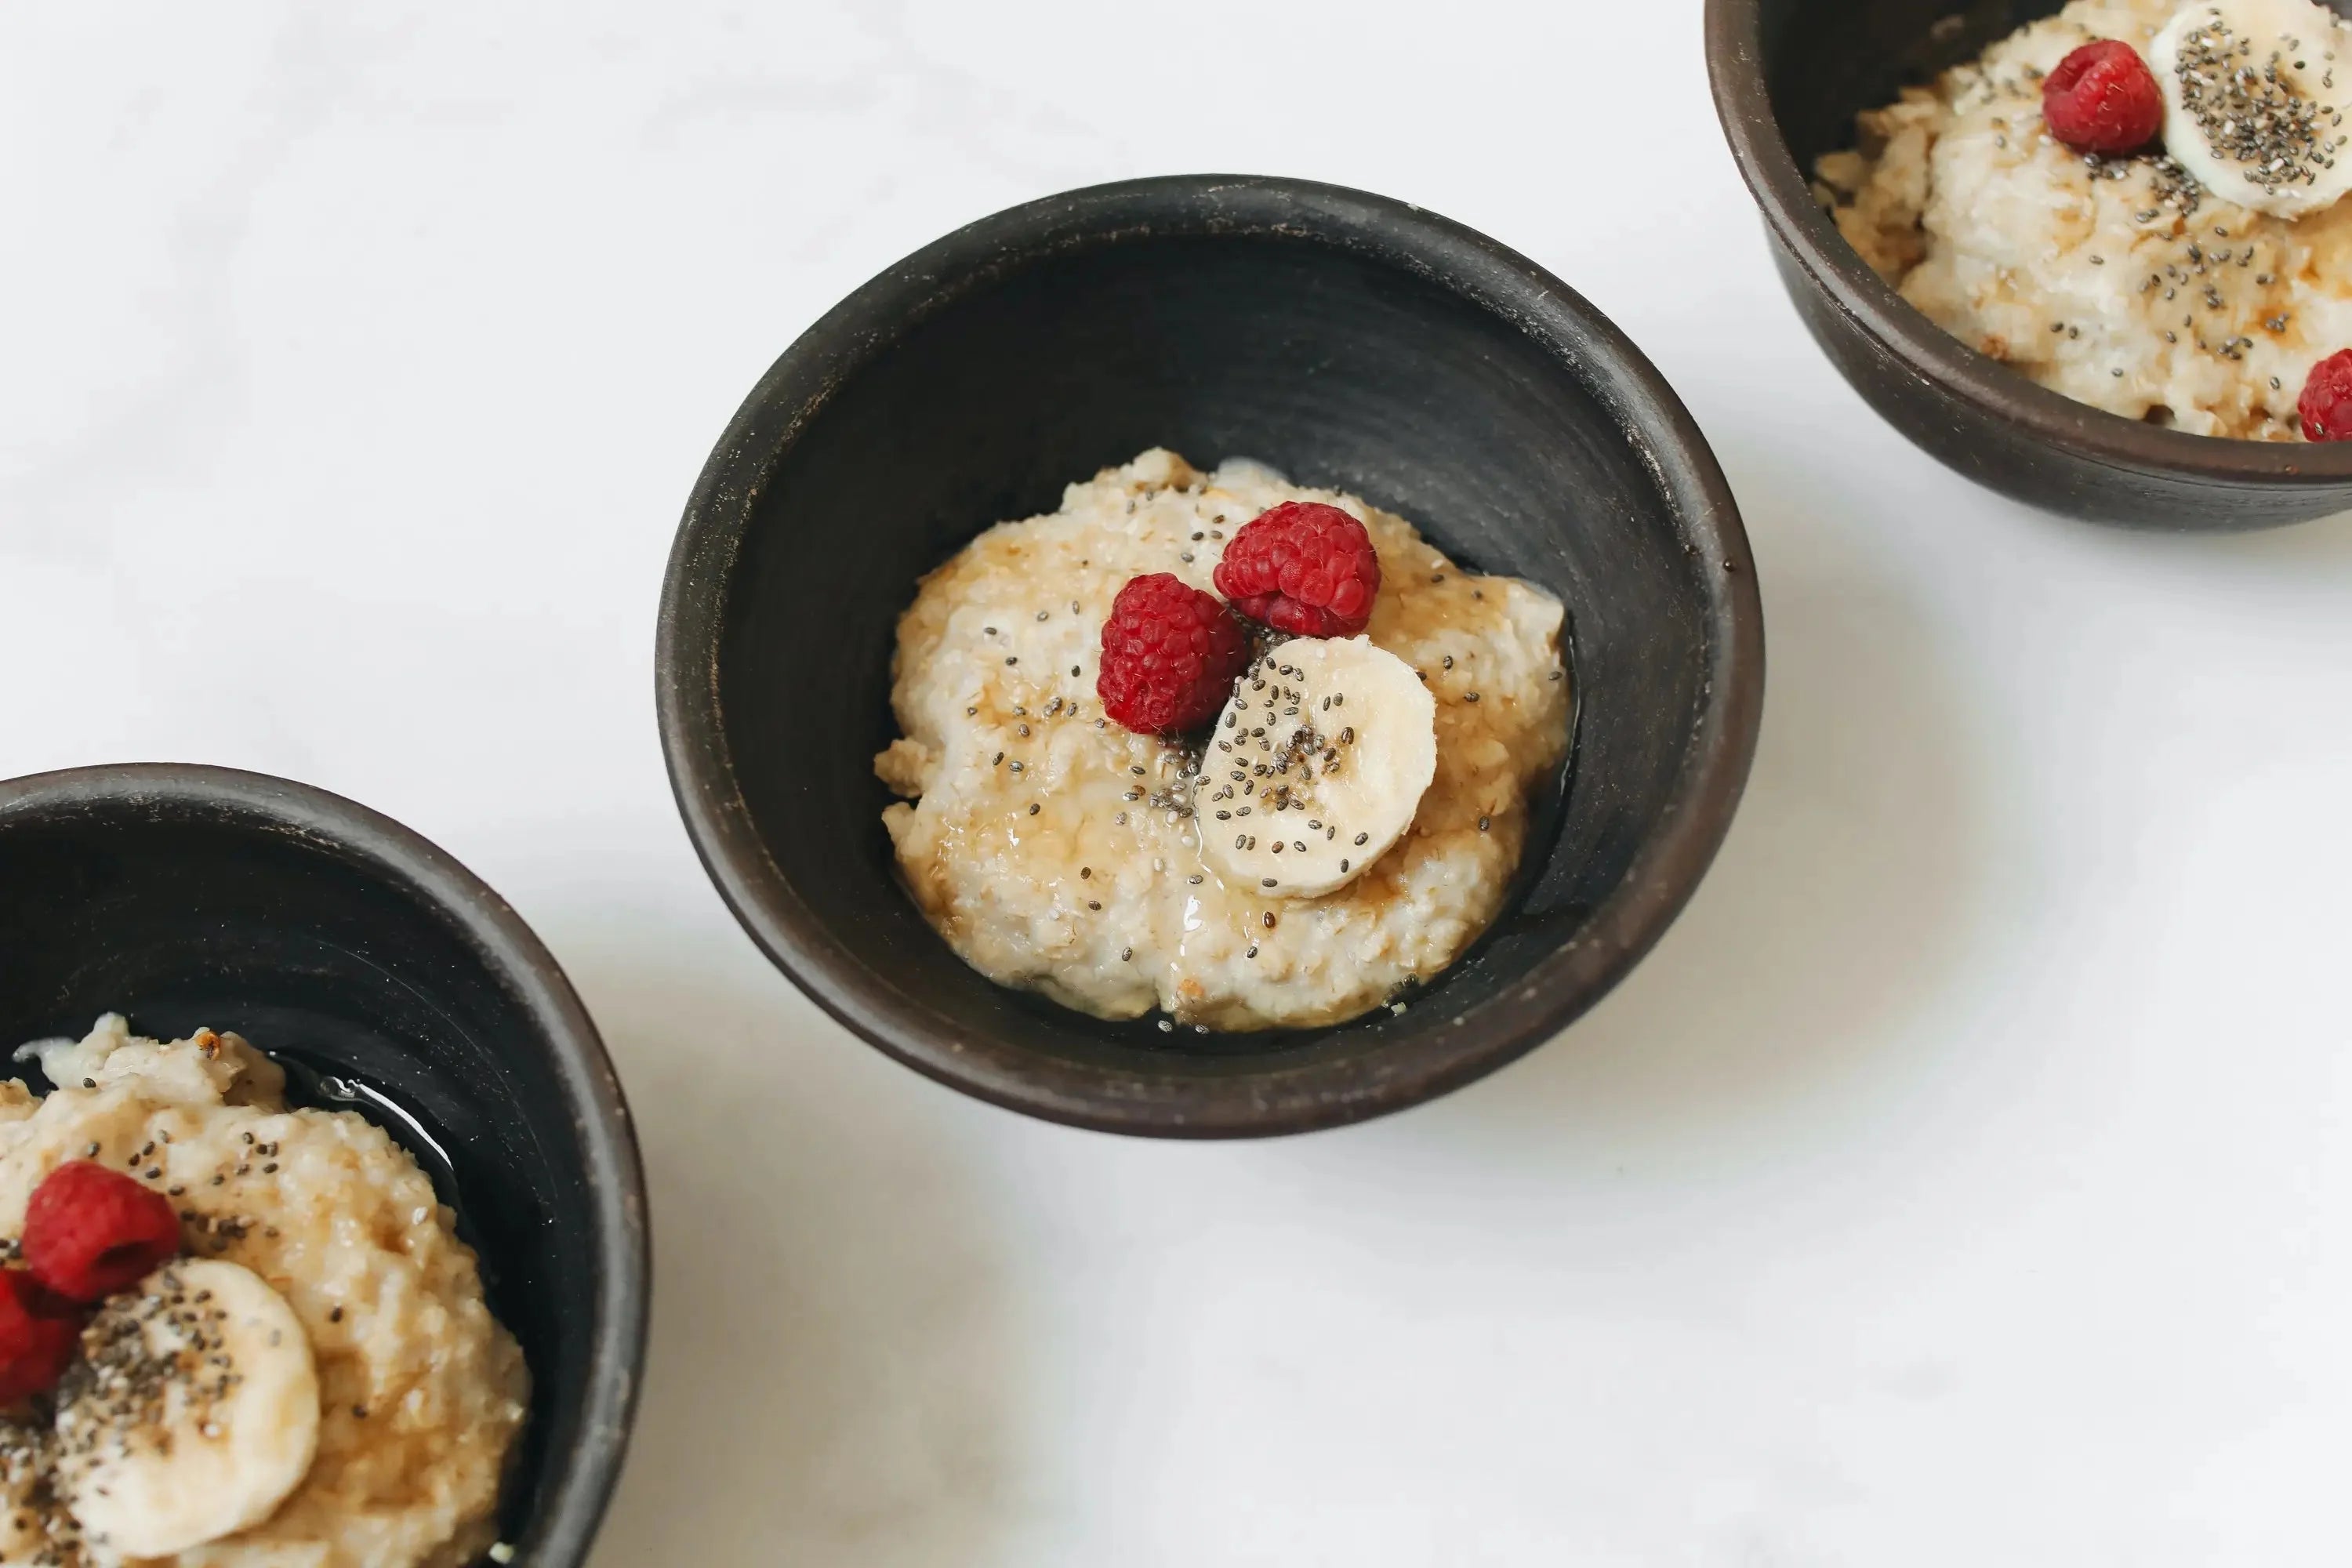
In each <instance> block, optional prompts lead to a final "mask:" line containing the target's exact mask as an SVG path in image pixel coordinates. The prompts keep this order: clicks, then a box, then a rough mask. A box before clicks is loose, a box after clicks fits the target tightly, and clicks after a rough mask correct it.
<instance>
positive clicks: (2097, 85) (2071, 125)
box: [2042, 38, 2164, 154]
mask: <svg viewBox="0 0 2352 1568" xmlns="http://www.w3.org/2000/svg"><path fill="white" fill-rule="evenodd" d="M2042 119H2044V120H2046V121H2049V123H2050V134H2052V135H2053V136H2055V137H2056V138H2058V140H2059V141H2061V142H2064V143H2065V144H2066V145H2067V146H2069V147H2072V148H2073V149H2074V151H2075V152H2077V153H2106V154H2113V153H2134V152H2137V151H2138V150H2139V149H2140V148H2142V147H2145V146H2147V144H2148V143H2149V142H2153V141H2155V140H2156V134H2157V132H2159V131H2161V130H2163V129H2164V92H2163V89H2160V88H2159V87H2158V86H2157V83H2156V73H2155V72H2154V71H2152V70H2150V69H2148V68H2147V61H2146V60H2144V59H2142V58H2140V56H2139V51H2138V50H2137V49H2135V48H2133V47H2131V46H2130V45H2129V44H2126V43H2125V42H2123V41H2122V40H2121V39H2117V38H2099V39H2096V40H2095V41H2093V42H2091V43H2087V44H2084V46H2083V47H2081V48H2079V49H2076V50H2074V52H2073V53H2072V54H2070V55H2068V56H2067V57H2066V58H2064V59H2063V60H2060V61H2059V62H2058V66H2057V68H2056V69H2054V70H2053V71H2052V72H2051V73H2050V74H2049V76H2047V77H2045V78H2044V79H2042Z"/></svg>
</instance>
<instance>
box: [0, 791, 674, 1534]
mask: <svg viewBox="0 0 2352 1568" xmlns="http://www.w3.org/2000/svg"><path fill="white" fill-rule="evenodd" d="M122 806H129V807H133V808H137V809H141V810H144V811H148V812H151V813H153V814H155V815H156V816H158V817H161V816H164V815H167V814H169V815H179V816H196V815H204V816H213V817H215V819H219V820H226V821H228V822H230V823H232V824H243V825H250V826H264V825H266V826H270V827H276V828H283V829H288V830H291V831H292V832H294V833H297V834H299V835H301V836H302V837H305V838H309V839H311V840H313V841H316V842H320V843H324V844H327V845H330V846H332V847H334V848H336V849H338V850H341V852H343V853H344V854H346V855H348V856H351V857H353V858H356V859H358V860H359V861H361V862H362V863H363V864H365V865H366V866H368V867H369V868H372V869H373V870H374V871H375V872H377V873H378V874H379V875H381V876H383V877H384V878H386V879H389V880H391V881H393V882H394V883H397V884H398V885H400V886H401V887H402V888H404V889H405V890H406V891H407V892H409V893H410V894H412V895H413V896H415V897H416V898H418V899H420V900H423V901H424V902H425V903H426V904H428V905H430V906H431V907H433V908H434V909H436V910H438V911H439V912H440V913H441V914H442V915H443V916H444V917H446V919H448V920H449V921H452V922H453V923H454V924H455V925H456V927H457V930H458V931H459V933H460V934H461V935H462V937H463V938H464V939H465V940H466V942H467V943H468V944H469V945H470V946H471V947H472V948H473V949H474V951H475V952H476V953H477V954H478V956H479V957H480V958H481V960H482V961H483V963H485V964H486V965H487V966H488V967H489V968H490V969H491V970H492V971H493V972H495V973H497V974H498V975H499V978H500V979H501V980H502V981H504V982H505V984H507V985H508V986H509V987H510V988H511V989H512V990H513V991H514V993H515V994H517V996H518V997H519V998H520V1000H521V1002H522V1003H523V1005H524V1007H525V1009H526V1010H527V1011H528V1012H529V1013H530V1016H531V1017H532V1018H533V1020H534V1021H535V1022H536V1023H537V1025H538V1026H539V1030H540V1033H541V1036H542V1037H544V1038H545V1039H546V1040H547V1041H548V1042H549V1045H550V1047H551V1051H552V1054H553V1058H554V1067H555V1071H556V1077H557V1081H558V1082H560V1083H561V1084H562V1087H563V1091H564V1095H565V1098H566V1100H568V1101H569V1109H570V1110H571V1112H572V1123H573V1125H574V1126H575V1127H576V1128H577V1130H578V1131H579V1135H580V1138H581V1141H582V1143H583V1147H584V1150H585V1152H586V1156H587V1162H588V1168H589V1172H590V1173H591V1176H592V1178H593V1179H592V1181H591V1182H590V1184H589V1187H590V1191H589V1193H588V1194H587V1197H588V1201H589V1203H590V1205H591V1206H592V1211H593V1216H594V1225H595V1229H596V1235H597V1240H598V1242H599V1244H600V1245H601V1246H602V1247H603V1248H604V1255H605V1257H606V1258H608V1259H609V1260H610V1267H609V1268H607V1269H606V1271H605V1274H604V1279H602V1280H601V1281H600V1284H599V1289H598V1290H597V1294H596V1310H595V1317H594V1321H593V1323H592V1324H591V1325H590V1330H589V1347H590V1349H589V1355H590V1370H589V1384H588V1387H587V1389H586V1390H585V1391H584V1394H583V1399H582V1404H581V1414H580V1437H579V1440H578V1441H577V1442H576V1443H575V1444H574V1445H573V1446H572V1449H571V1451H570V1452H568V1453H566V1454H562V1455H556V1454H554V1453H552V1451H551V1453H550V1459H551V1464H552V1467H553V1469H552V1473H551V1476H550V1482H551V1484H550V1485H549V1487H548V1488H547V1490H546V1491H545V1493H544V1494H543V1500H541V1503H540V1505H539V1506H538V1507H537V1508H536V1509H534V1510H532V1512H531V1516H530V1520H529V1521H528V1522H527V1525H526V1528H525V1530H524V1531H523V1535H522V1539H521V1540H520V1541H519V1542H516V1545H517V1547H518V1549H519V1550H520V1552H523V1553H525V1554H527V1555H528V1556H529V1558H530V1561H531V1562H533V1563H547V1564H549V1565H551V1568H576V1565H577V1564H579V1563H582V1562H583V1561H584V1560H585V1559H586V1557H587V1554H588V1550H589V1547H590V1545H591V1543H592V1542H593V1541H594V1539H595V1536H596V1531H597V1527H598V1525H599V1524H600V1523H601V1522H602V1521H603V1518H604V1509H605V1505H606V1503H607V1502H608V1500H610V1498H611V1496H612V1491H613V1486H614V1480H615V1479H616V1478H617V1476H618V1474H619V1471H620V1468H621V1461H622V1458H623V1457H624V1455H625V1453H626V1451H627V1448H628V1443H629V1433H630V1427H631V1425H632V1423H633V1421H634V1419H635V1412H636V1405H637V1394H638V1391H639V1389H640V1387H641V1386H642V1384H643V1383H644V1379H643V1377H642V1376H641V1372H642V1369H643V1367H644V1364H645V1354H646V1320H647V1316H648V1310H649V1307H650V1303H651V1300H652V1284H651V1280H652V1242H651V1238H650V1236H649V1234H648V1227H647V1225H646V1189H645V1171H644V1167H643V1165H642V1163H641V1162H640V1160H639V1157H638V1152H637V1142H636V1135H635V1131H634V1130H633V1123H632V1121H631V1119H630V1116H629V1108H628V1102H627V1100H626V1098H625V1095H624V1094H623V1092H622V1089H621V1082H620V1079H619V1077H618V1075H617V1074H615V1073H614V1069H613V1063H612V1059H611V1058H610V1057H609V1056H607V1055H606V1053H605V1050H604V1041H603V1039H602V1037H600V1036H599V1035H598V1034H597V1031H596V1026H595V1023H594V1022H593V1020H592V1019H591V1018H590V1017H589V1016H588V1010H587V1008H586V1007H585V1006H584V1005H583V1004H582V1003H581V1001H580V998H579V995H578V994H577V993H575V992H574V991H573V990H572V983H571V981H570V980H569V979H568V978H566V976H565V975H564V973H563V971H562V967H561V966H560V965H558V964H557V963H556V962H555V959H554V956H553V955H552V954H551V953H550V952H548V951H547V948H546V946H545V945H544V944H543V943H542V942H541V941H540V940H539V937H538V936H537V935H536V934H535V933H534V932H533V931H531V929H530V927H529V926H528V925H526V924H525V923H524V922H523V920H522V917H521V916H520V915H519V914H517V913H516V912H515V911H514V909H513V907H512V906H510V905H509V904H508V903H507V901H506V900H504V899H502V898H500V897H499V895H498V894H497V893H496V892H494V891H493V890H492V889H490V888H489V886H488V884H486V883H485V882H483V881H482V879H480V878H478V877H477V876H475V875H474V874H473V873H472V872H471V871H469V870H467V868H465V867H464V866H462V865H460V864H459V863H458V862H457V860H456V859H455V858H452V857H451V856H450V855H449V854H448V853H447V852H446V851H445V850H443V849H442V848H440V847H438V846H437V845H435V844H434V843H432V842H431V841H430V840H428V839H426V838H425V837H423V836H422V835H420V834H418V833H416V832H415V831H414V830H412V829H410V828H408V827H404V826H402V825H401V824H399V823H397V822H395V821H394V820H393V819H392V818H390V817H388V816H383V814H382V813H380V812H376V811H373V810H371V809H370V808H368V807H366V806H363V805H360V804H358V803H357V802H355V801H352V800H348V799H345V798H344V797H343V796H341V795H334V794H331V793H330V792H328V791H326V790H323V789H320V788H318V787H316V786H314V785H310V784H298V783H295V782H294V781H292V780H290V779H282V778H277V777H273V776H271V775H269V774H267V773H248V772H246V771H243V770H241V769H236V768H224V767H214V766H209V765H205V764H201V763H106V764H100V765H98V766H92V767H79V768H67V769H61V770H58V771H55V772H50V773H29V774H26V775H25V776H23V777H21V778H13V779H5V780H0V831H5V829H6V828H7V827H8V826H10V825H11V824H12V823H13V822H16V821H20V820H24V819H35V820H45V821H47V820H56V819H58V818H60V817H65V816H75V815H87V814H91V813H94V812H96V811H98V810H100V809H103V808H107V807H122Z"/></svg>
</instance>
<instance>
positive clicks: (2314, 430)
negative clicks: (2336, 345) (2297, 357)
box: [2294, 349, 2352, 441]
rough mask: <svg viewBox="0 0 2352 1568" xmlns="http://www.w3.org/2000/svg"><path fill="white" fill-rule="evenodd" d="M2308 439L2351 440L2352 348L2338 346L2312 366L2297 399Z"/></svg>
mask: <svg viewBox="0 0 2352 1568" xmlns="http://www.w3.org/2000/svg"><path fill="white" fill-rule="evenodd" d="M2294 411H2295V412H2296V413H2297V414H2300V415H2301V416H2303V438H2304V439H2305V440H2306V441H2352V349H2338V350H2336V352H2335V353H2332V354H2329V355H2328V356H2327V357H2326V359H2324V360H2321V361H2320V362H2319V363H2317V364H2315V365H2313V366H2312V367H2311V374H2310V375H2308V376H2307V377H2305V379H2304V383H2303V395H2302V396H2301V397H2298V398H2296V399H2295V400H2294Z"/></svg>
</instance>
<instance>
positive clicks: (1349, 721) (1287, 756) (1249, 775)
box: [1192, 637, 1437, 899]
mask: <svg viewBox="0 0 2352 1568" xmlns="http://www.w3.org/2000/svg"><path fill="white" fill-rule="evenodd" d="M1214 734H1215V739H1214V740H1213V742H1212V743H1211V748H1210V750H1208V751H1207V752H1203V753H1202V761H1201V778H1200V783H1199V784H1196V785H1195V786H1194V790H1193V798H1192V810H1193V814H1194V816H1196V817H1198V818H1199V820H1200V824H1201V854H1202V858H1204V859H1206V860H1207V861H1208V862H1209V864H1210V865H1211V866H1212V867H1213V868H1215V869H1216V871H1217V872H1218V874H1219V875H1220V876H1222V877H1223V878H1224V879H1226V880H1227V881H1228V882H1229V883H1230V884H1232V885H1233V886H1234V888H1236V889H1240V890H1242V891H1244V892H1247V893H1254V894H1256V895H1258V896H1260V897H1264V898H1295V899H1312V898H1318V897H1320V896H1321V895H1323V894H1325V893H1328V892H1331V891H1334V890H1335V889H1339V888H1340V887H1343V886H1345V885H1346V884H1347V883H1349V882H1351V881H1353V880H1354V879H1356V878H1358V877H1360V876H1362V875H1363V874H1364V870H1365V868H1367V867H1369V866H1370V865H1371V863H1372V862H1373V861H1375V860H1377V859H1379V858H1381V855H1382V854H1383V853H1385V852H1386V851H1387V849H1388V847H1390V846H1391V845H1392V844H1394V843H1395V842H1396V841H1397V840H1398V839H1399V838H1401V837H1403V836H1404V832H1405V829H1407V828H1408V827H1411V826H1412V819H1413V815H1414V813H1416V812H1417V811H1419V810H1420V809H1421V797H1422V795H1423V793H1424V792H1426V791H1427V790H1428V788H1429V784H1430V781H1431V780H1432V779H1433V778H1434V777H1436V775H1437V703H1436V700H1435V699H1434V698H1433V697H1432V696H1431V695H1430V691H1429V688H1428V687H1427V686H1426V685H1425V684H1423V681H1422V679H1421V677H1420V676H1418V675H1416V674H1415V673H1413V669H1412V666H1411V665H1408V664H1407V663H1405V662H1404V660H1402V659H1401V658H1397V656H1396V655H1394V654H1392V653H1390V652H1389V651H1388V650H1387V649H1385V648H1381V647H1374V646H1373V645H1372V642H1371V639H1370V638H1369V637H1294V638H1292V639H1291V640H1290V641H1288V642H1286V643H1282V644H1279V645H1277V646H1276V647H1275V648H1274V649H1273V650H1272V651H1270V652H1268V653H1267V654H1266V655H1265V658H1261V659H1260V660H1258V662H1257V666H1256V668H1254V669H1252V670H1251V671H1250V672H1249V676H1248V679H1244V681H1243V682H1242V683H1241V685H1240V686H1239V687H1238V688H1236V689H1235V690H1234V700H1233V701H1232V702H1231V703H1230V704H1228V705H1227V707H1226V709H1225V712H1224V716H1223V718H1222V719H1220V720H1219V721H1217V728H1216V731H1214Z"/></svg>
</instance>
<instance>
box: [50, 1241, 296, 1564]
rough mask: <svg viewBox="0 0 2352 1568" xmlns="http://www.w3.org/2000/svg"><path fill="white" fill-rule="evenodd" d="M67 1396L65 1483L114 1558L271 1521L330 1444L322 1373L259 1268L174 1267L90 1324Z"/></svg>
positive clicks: (95, 1537)
mask: <svg viewBox="0 0 2352 1568" xmlns="http://www.w3.org/2000/svg"><path fill="white" fill-rule="evenodd" d="M82 1349H83V1352H84V1354H85V1355H86V1357H87V1358H88V1360H87V1364H86V1366H85V1367H84V1368H83V1369H80V1370H79V1371H77V1372H76V1373H72V1374H69V1376H68V1381H67V1383H66V1384H65V1385H64V1387H63V1389H62V1390H61V1397H60V1400H59V1404H58V1438H59V1442H58V1449H59V1451H60V1454H61V1456H62V1457H61V1458H60V1460H59V1464H58V1490H59V1492H60V1493H61V1494H62V1496H63V1498H64V1500H65V1502H66V1504H67V1506H68V1508H69V1509H71V1510H72V1511H73V1514H74V1517H75V1518H76V1519H77V1520H79V1521H80V1523H81V1529H82V1533H83V1535H84V1537H85V1538H87V1539H88V1540H89V1542H90V1543H91V1544H92V1545H93V1546H95V1547H97V1548H98V1549H99V1551H100V1554H101V1555H102V1556H106V1557H129V1558H146V1557H169V1556H171V1555H173V1553H174V1552H184V1551H186V1550H188V1549H189V1548H190V1547H194V1546H200V1545H202V1544H204V1543H205V1542H207V1541H216V1540H218V1539H219V1538H220V1537H222V1536H224V1535H230V1534H234V1533H235V1532H236V1531H240V1530H245V1529H247V1528H249V1527H251V1526H253V1525H256V1524H258V1523H260V1522H261V1521H263V1520H265V1519H268V1517H269V1516H270V1515H271V1514H272V1513H274V1512H276V1511H277V1510H278V1504H279V1503H281V1502H284V1501H285V1500H286V1498H287V1495H288V1494H289V1493H290V1492H291V1491H293V1489H295V1488H296V1487H298V1486H299V1485H300V1484H301V1482H302V1478H303V1477H304V1476H305V1475H307V1474H309V1473H310V1461H311V1459H312V1458H314V1457H315V1456H316V1455H317V1453H318V1448H319V1374H318V1369H317V1367H316V1366H315V1365H314V1364H313V1363H312V1361H311V1356H310V1339H309V1337H308V1336H306V1335H305V1334H304V1333H303V1332H302V1325H301V1324H300V1323H299V1321H296V1319H295V1317H294V1311H293V1309H292V1308H290V1307H289V1306H288V1305H287V1304H286V1301H285V1299H284V1298H283V1297H281V1296H279V1295H278V1292H277V1291H275V1290H273V1289H270V1288H269V1286H268V1283H267V1282H265V1281H264V1280H263V1279H262V1278H261V1277H260V1276H259V1275H257V1274H255V1273H254V1272H252V1271H251V1270H250V1269H247V1268H239V1267H238V1266H237V1265H236V1264H234V1263H225V1262H222V1261H220V1260H219V1259H217V1258H202V1259H188V1260H183V1261H181V1262H177V1263H172V1264H167V1265H165V1266H164V1267H163V1268H159V1269H157V1270H156V1271H155V1272H154V1273H152V1274H151V1275H149V1276H148V1277H147V1278H146V1279H144V1280H143V1281H142V1282H141V1284H140V1286H139V1288H138V1289H137V1290H136V1291H135V1292H132V1291H127V1292H125V1293H124V1294H122V1295H120V1296H117V1297H115V1298H114V1299H113V1300H111V1301H110V1302H109V1303H108V1304H107V1306H106V1307H105V1309H104V1310H101V1311H100V1313H99V1315H98V1317H97V1319H96V1320H95V1321H93V1322H92V1323H91V1324H90V1326H89V1329H88V1330H87V1331H85V1332H84V1333H83V1335H82Z"/></svg>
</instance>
